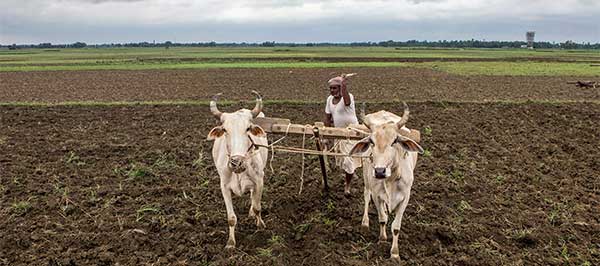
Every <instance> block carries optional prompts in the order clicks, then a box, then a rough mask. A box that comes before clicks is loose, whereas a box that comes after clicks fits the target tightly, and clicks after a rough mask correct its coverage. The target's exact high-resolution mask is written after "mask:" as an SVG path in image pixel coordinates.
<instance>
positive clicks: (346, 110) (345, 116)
mask: <svg viewBox="0 0 600 266" xmlns="http://www.w3.org/2000/svg"><path fill="white" fill-rule="evenodd" d="M325 113H326V114H331V117H332V118H333V125H334V126H335V127H347V126H348V125H350V124H358V119H357V118H356V111H355V108H354V95H352V93H350V105H348V106H346V104H345V103H344V97H342V99H340V101H339V102H338V103H337V104H333V96H332V95H329V97H327V104H326V106H325Z"/></svg>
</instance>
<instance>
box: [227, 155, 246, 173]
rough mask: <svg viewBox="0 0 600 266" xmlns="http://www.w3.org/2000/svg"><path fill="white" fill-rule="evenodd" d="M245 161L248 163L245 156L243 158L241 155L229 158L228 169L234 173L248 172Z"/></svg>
mask: <svg viewBox="0 0 600 266" xmlns="http://www.w3.org/2000/svg"><path fill="white" fill-rule="evenodd" d="M245 161H246V157H245V156H241V155H235V156H231V157H230V158H229V164H228V167H229V169H231V171H233V172H234V173H236V174H240V173H242V172H244V171H246V164H245V163H244V162H245Z"/></svg>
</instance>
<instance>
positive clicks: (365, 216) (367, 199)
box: [361, 160, 372, 229]
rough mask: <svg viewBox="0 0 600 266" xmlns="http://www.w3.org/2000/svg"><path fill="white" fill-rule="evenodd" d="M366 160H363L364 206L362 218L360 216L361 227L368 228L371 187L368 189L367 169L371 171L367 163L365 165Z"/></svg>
mask: <svg viewBox="0 0 600 266" xmlns="http://www.w3.org/2000/svg"><path fill="white" fill-rule="evenodd" d="M365 164H366V162H365V160H363V180H364V181H363V182H364V192H363V197H364V200H365V208H364V211H363V218H362V223H361V225H362V227H363V228H366V229H369V204H370V203H371V189H370V183H369V173H368V171H372V169H370V168H369V167H368V166H367V165H365Z"/></svg>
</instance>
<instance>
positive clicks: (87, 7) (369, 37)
mask: <svg viewBox="0 0 600 266" xmlns="http://www.w3.org/2000/svg"><path fill="white" fill-rule="evenodd" d="M527 30H534V31H536V40H539V41H556V42H563V41H565V40H574V41H577V42H593V43H596V42H600V0H548V1H546V0H470V1H467V0H397V1H392V0H380V1H354V0H350V1H337V0H325V1H313V0H307V1H300V0H280V1H277V0H257V1H239V0H235V1H225V0H207V1H192V0H0V44H12V43H33V44H37V43H41V42H52V43H72V42H76V41H82V42H86V43H88V44H94V43H112V42H114V43H117V42H120V43H122V42H141V41H148V42H152V41H153V40H156V41H157V42H164V41H168V40H169V41H174V42H209V41H216V42H244V41H245V42H263V41H277V42H353V41H382V40H400V41H404V40H411V39H417V40H444V39H446V40H461V39H471V38H474V39H479V40H482V39H485V40H523V39H525V32H526V31H527Z"/></svg>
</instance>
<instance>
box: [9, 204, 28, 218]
mask: <svg viewBox="0 0 600 266" xmlns="http://www.w3.org/2000/svg"><path fill="white" fill-rule="evenodd" d="M11 207H12V212H13V214H14V215H16V216H23V215H25V214H26V213H28V212H29V211H30V210H31V203H29V201H19V202H15V203H13V204H12V206H11Z"/></svg>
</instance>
